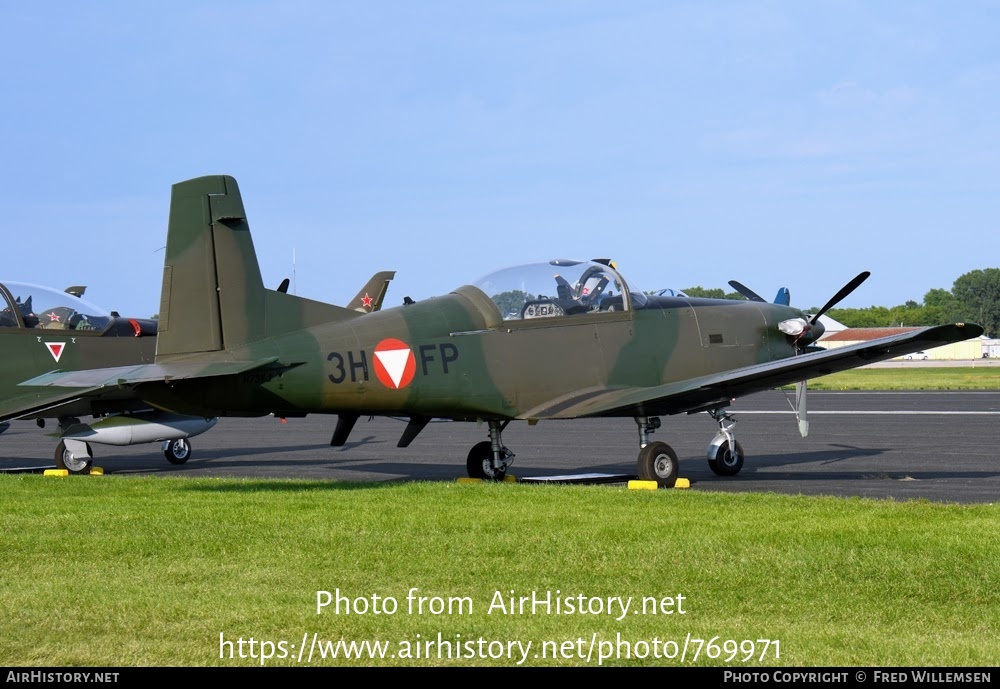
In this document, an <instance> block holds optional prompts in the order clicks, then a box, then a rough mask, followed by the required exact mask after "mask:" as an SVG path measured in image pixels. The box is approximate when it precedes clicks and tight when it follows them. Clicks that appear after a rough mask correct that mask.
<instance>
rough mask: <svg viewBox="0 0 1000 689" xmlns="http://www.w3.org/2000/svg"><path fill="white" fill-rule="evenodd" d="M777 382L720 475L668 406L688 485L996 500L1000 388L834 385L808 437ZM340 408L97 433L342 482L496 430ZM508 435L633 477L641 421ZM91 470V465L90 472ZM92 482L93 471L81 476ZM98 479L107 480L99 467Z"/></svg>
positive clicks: (117, 469) (736, 409) (240, 469)
mask: <svg viewBox="0 0 1000 689" xmlns="http://www.w3.org/2000/svg"><path fill="white" fill-rule="evenodd" d="M790 397H791V393H788V395H787V396H786V394H785V393H783V392H780V391H771V392H767V393H760V394H757V395H751V396H749V397H745V398H742V399H739V400H737V401H735V402H734V403H733V405H732V406H731V407H730V412H731V413H732V414H733V415H734V417H735V418H736V420H737V421H738V423H737V424H736V426H735V428H734V430H735V433H736V437H737V439H738V440H739V442H740V444H741V445H742V446H743V448H744V450H745V452H746V454H747V459H746V463H745V465H744V468H743V470H742V471H741V472H740V474H738V475H737V476H733V477H725V478H722V477H718V476H716V475H715V474H713V473H712V472H711V470H710V469H709V468H708V465H707V463H706V461H705V451H706V448H707V446H708V443H709V441H710V440H711V439H712V437H713V436H714V435H715V433H716V431H717V428H718V427H717V425H716V424H715V422H713V421H712V420H711V418H710V417H709V416H708V415H707V414H704V413H702V414H694V415H690V416H689V415H679V416H668V417H663V419H662V421H663V426H662V427H661V428H660V429H659V430H658V431H657V432H656V433H655V434H654V435H653V436H652V439H654V440H661V441H663V442H666V443H668V444H670V445H671V446H673V448H674V449H675V450H676V452H677V455H678V457H679V458H680V476H682V477H684V478H687V479H689V480H690V482H691V490H696V491H698V490H701V491H758V492H777V493H792V494H805V495H837V496H859V497H871V498H887V499H895V500H909V499H920V498H923V499H927V500H932V501H941V502H957V503H988V502H994V501H995V500H997V499H998V498H1000V449H998V448H1000V392H825V391H814V392H810V394H809V406H810V409H809V419H810V433H809V437H807V438H802V437H800V435H799V432H798V429H797V427H796V423H795V417H794V415H793V413H792V410H791V405H790V403H789V398H790ZM335 424H336V417H333V416H321V415H313V416H309V417H306V418H303V419H288V420H287V422H285V423H282V422H281V421H280V420H278V419H275V418H273V417H263V418H257V419H221V420H220V421H219V423H218V425H217V426H216V427H215V428H214V429H212V430H211V431H209V432H207V433H205V434H204V435H201V436H198V437H196V438H193V439H192V440H191V442H192V445H193V447H194V451H193V453H192V457H191V459H190V460H189V461H188V462H187V463H186V464H184V465H180V466H175V465H172V464H169V463H168V462H167V461H166V459H165V458H164V457H163V454H162V453H161V452H160V450H159V445H135V446H131V447H120V448H119V447H108V446H101V445H95V446H94V452H95V455H96V457H95V462H94V464H95V466H100V467H102V468H103V469H104V471H105V474H106V475H170V476H230V477H245V478H251V477H252V478H304V479H324V480H331V479H332V480H338V481H355V482H368V481H398V480H406V481H450V480H455V479H456V478H459V477H464V476H465V475H466V471H465V457H466V455H467V454H468V451H469V449H470V448H471V447H472V446H473V445H474V444H475V443H477V442H479V441H481V440H485V439H487V433H486V425H485V424H483V425H479V426H477V424H474V423H458V422H450V421H441V422H433V423H431V424H429V425H428V426H427V428H426V429H425V430H424V432H423V433H421V434H420V435H419V436H418V437H417V439H416V440H415V441H414V442H413V444H412V445H411V446H410V447H409V448H397V447H396V441H397V440H398V439H399V436H400V434H401V433H402V432H403V428H404V426H405V420H404V419H392V418H375V419H372V420H370V421H369V420H367V419H361V420H360V421H359V422H358V424H357V425H356V426H355V428H354V432H353V433H352V434H351V437H350V438H349V440H348V442H347V444H346V445H345V446H344V447H339V448H334V447H330V445H329V442H330V436H331V435H332V433H333V428H334V426H335ZM503 439H504V443H505V444H506V445H507V446H508V447H509V448H510V449H512V450H513V451H514V453H515V454H516V457H515V459H514V464H513V466H512V467H511V468H510V469H509V473H511V474H513V475H515V476H517V477H539V476H554V475H567V474H579V473H607V474H616V475H629V474H633V473H634V472H635V460H636V456H637V454H638V451H639V445H638V434H637V432H636V425H635V422H634V421H632V420H631V419H629V418H623V419H589V420H588V419H578V420H572V421H548V422H545V421H543V422H541V423H539V424H537V425H536V426H533V427H531V426H528V424H527V423H525V422H512V423H511V424H510V426H509V427H508V428H507V429H506V430H505V431H504V434H503ZM56 442H57V441H56V439H54V438H52V437H49V436H48V435H47V434H46V430H41V429H38V428H37V427H36V426H35V424H34V423H33V422H14V423H12V424H11V427H10V428H9V429H8V430H7V431H6V432H5V433H3V434H2V435H0V470H2V471H10V470H15V469H22V468H34V469H36V470H37V469H41V468H43V467H46V466H49V467H51V466H52V461H53V460H52V454H53V451H54V449H55V445H56ZM81 479H83V477H81ZM83 480H87V479H83ZM94 480H100V479H96V478H95V479H94Z"/></svg>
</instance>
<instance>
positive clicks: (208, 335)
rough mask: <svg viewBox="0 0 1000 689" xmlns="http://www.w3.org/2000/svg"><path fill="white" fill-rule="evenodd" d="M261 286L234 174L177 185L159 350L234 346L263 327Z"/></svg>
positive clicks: (186, 351)
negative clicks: (232, 175)
mask: <svg viewBox="0 0 1000 689" xmlns="http://www.w3.org/2000/svg"><path fill="white" fill-rule="evenodd" d="M264 313H265V294H264V284H263V281H262V280H261V276H260V267H259V266H258V264H257V254H256V252H255V251H254V248H253V240H252V239H251V237H250V226H249V225H248V224H247V219H246V212H245V211H244V209H243V199H242V198H241V197H240V190H239V187H238V186H237V184H236V180H235V179H233V178H232V177H229V176H222V175H216V176H211V177H199V178H197V179H191V180H187V181H186V182H180V183H178V184H175V185H174V186H173V188H172V191H171V196H170V221H169V225H168V229H167V252H166V258H165V260H164V265H163V287H162V292H161V294H160V315H159V318H160V321H159V334H158V339H157V344H156V355H157V357H160V356H170V355H175V354H189V353H195V352H212V351H217V350H222V349H229V348H232V347H236V346H239V345H242V344H245V343H247V342H250V341H252V340H254V339H257V338H258V337H261V336H262V335H263V332H264V328H265V317H264Z"/></svg>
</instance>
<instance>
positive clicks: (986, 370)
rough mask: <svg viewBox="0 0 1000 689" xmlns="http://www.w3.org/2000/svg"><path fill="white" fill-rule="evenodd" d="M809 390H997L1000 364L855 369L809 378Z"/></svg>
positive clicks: (999, 378)
mask: <svg viewBox="0 0 1000 689" xmlns="http://www.w3.org/2000/svg"><path fill="white" fill-rule="evenodd" d="M809 388H810V389H812V390H998V389H1000V366H982V367H974V366H966V367H954V368H945V367H941V368H934V367H926V368H925V367H914V368H902V367H900V368H856V369H852V370H850V371H842V372H840V373H833V374H830V375H828V376H821V377H819V378H814V379H812V380H810V381H809Z"/></svg>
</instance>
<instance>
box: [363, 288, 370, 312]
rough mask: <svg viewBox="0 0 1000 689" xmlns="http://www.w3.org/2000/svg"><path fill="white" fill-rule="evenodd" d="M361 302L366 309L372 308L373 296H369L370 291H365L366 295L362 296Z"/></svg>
mask: <svg viewBox="0 0 1000 689" xmlns="http://www.w3.org/2000/svg"><path fill="white" fill-rule="evenodd" d="M361 304H362V305H363V306H364V307H365V308H366V309H370V308H371V307H372V298H371V297H369V296H368V292H365V296H363V297H361Z"/></svg>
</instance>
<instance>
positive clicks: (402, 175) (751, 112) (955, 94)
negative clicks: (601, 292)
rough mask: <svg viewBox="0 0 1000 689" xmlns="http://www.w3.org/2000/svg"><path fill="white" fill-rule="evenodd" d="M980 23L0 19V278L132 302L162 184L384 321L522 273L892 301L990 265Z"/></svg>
mask: <svg viewBox="0 0 1000 689" xmlns="http://www.w3.org/2000/svg"><path fill="white" fill-rule="evenodd" d="M998 26H1000V4H998V3H997V2H976V1H969V2H961V3H941V2H938V3H930V2H926V3H925V2H892V1H885V2H856V3H855V2H756V3H737V2H705V1H703V0H699V1H697V2H665V1H660V2H643V1H641V0H635V1H630V2H610V1H608V2H586V1H572V2H518V1H513V2H479V3H469V2H435V1H425V2H389V1H383V2H368V3H363V2H318V1H317V2H310V1H299V2H296V1H291V2H287V1H285V2H280V3H278V2H185V1H184V0H174V1H173V2H170V3H137V2H92V3H79V2H49V3H35V4H30V3H15V2H3V3H0V57H2V58H3V63H4V65H5V68H4V70H3V71H2V72H0V86H2V93H3V98H2V100H0V108H2V110H0V112H2V115H0V123H2V126H3V135H4V136H3V142H4V152H5V155H4V156H3V158H4V164H3V165H2V166H0V202H2V208H3V215H2V219H0V227H2V237H3V241H4V248H5V253H6V267H5V268H4V269H3V273H2V275H0V279H6V280H21V281H27V282H35V283H41V284H46V285H51V286H55V287H65V286H67V285H70V284H86V285H89V289H88V292H87V297H88V299H89V300H90V301H92V302H94V303H97V304H100V305H103V306H105V307H106V308H109V309H117V310H119V311H120V312H122V313H123V314H125V315H136V316H145V315H150V314H152V313H154V312H155V311H156V310H157V309H158V306H159V287H160V275H161V272H162V264H163V252H162V247H163V245H164V244H165V235H166V220H167V212H168V205H169V199H170V185H171V184H173V183H175V182H178V181H181V180H184V179H188V178H191V177H197V176H201V175H205V174H230V175H233V176H234V177H236V179H237V180H238V181H239V183H240V187H241V190H242V192H243V197H244V203H245V205H246V209H247V213H248V216H249V221H250V225H251V228H252V230H253V233H254V240H255V243H256V247H257V254H258V257H259V259H260V262H261V270H262V273H263V275H264V279H265V281H266V282H267V283H268V284H269V285H271V286H272V287H273V286H277V284H278V283H279V282H280V281H281V279H282V278H284V277H286V276H287V277H291V275H292V270H293V255H294V259H295V261H294V269H295V291H296V292H297V293H298V294H300V295H303V296H308V297H310V298H313V299H320V300H323V301H331V302H334V303H344V302H346V301H347V300H348V299H349V298H350V297H352V296H353V295H354V293H355V291H356V290H357V289H358V288H359V287H360V286H361V284H363V283H364V281H365V280H366V279H367V278H368V277H369V276H370V275H371V274H372V273H373V272H375V271H377V270H396V271H397V278H396V280H395V282H394V283H393V284H392V285H391V286H390V289H389V295H388V297H387V302H386V303H387V305H396V304H399V303H401V302H402V299H403V297H404V296H406V295H408V296H411V297H413V298H414V299H421V298H425V297H429V296H433V295H436V294H441V293H445V292H447V291H449V290H451V289H454V288H455V287H457V286H459V285H462V284H466V283H470V282H473V281H475V280H476V279H477V278H479V277H481V276H482V275H484V274H486V273H488V272H490V271H492V270H493V269H496V268H501V267H505V266H509V265H512V264H516V263H521V262H527V261H537V260H545V259H549V258H558V257H564V258H593V257H612V258H614V259H616V260H617V261H618V265H619V268H620V270H621V271H622V273H624V274H625V275H626V276H627V277H628V278H629V279H630V280H631V281H633V282H634V283H636V284H637V285H638V286H639V287H641V288H643V289H647V290H649V289H658V288H663V287H675V288H683V287H688V286H692V285H701V286H703V287H723V288H726V289H727V290H728V286H727V284H726V283H727V281H728V280H730V279H736V280H739V281H740V282H743V283H744V284H746V285H748V286H749V287H751V288H752V289H754V290H756V291H757V292H759V293H760V294H762V295H764V296H770V295H772V294H774V293H775V292H776V291H777V289H778V288H779V287H781V286H787V287H788V288H789V289H790V290H791V294H792V303H793V304H795V305H798V306H800V307H804V308H808V307H813V306H819V305H821V304H822V303H823V302H825V301H826V300H827V298H829V297H830V296H831V295H832V294H833V293H834V292H836V291H837V290H838V289H839V288H840V287H841V286H842V285H843V284H844V283H846V282H847V281H848V280H849V279H850V278H852V277H853V276H854V275H856V274H857V273H859V272H860V271H862V270H870V271H872V277H871V278H870V279H869V280H868V282H867V283H865V284H864V285H863V286H862V287H861V288H859V289H858V290H857V291H856V292H855V293H854V294H853V295H851V296H850V297H849V298H848V299H847V300H845V301H844V302H842V305H843V306H859V307H861V306H869V305H872V304H878V305H886V306H892V305H895V304H899V303H902V302H904V301H906V300H908V299H914V300H916V301H920V300H921V299H922V298H923V295H924V294H925V293H926V292H927V291H928V290H929V289H932V288H936V287H942V288H946V289H950V288H951V286H952V283H953V282H954V280H955V278H957V277H958V276H959V275H961V274H962V273H965V272H968V271H970V270H974V269H977V268H987V267H997V266H998V265H1000V261H998V258H997V256H998V248H1000V232H998V228H997V218H998V216H1000V213H998V211H1000V41H998V40H997V27H998Z"/></svg>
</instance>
